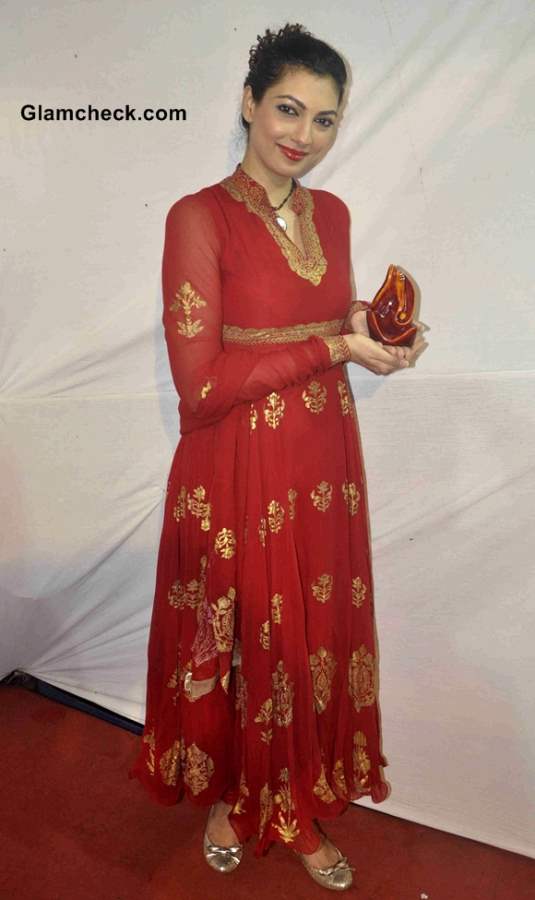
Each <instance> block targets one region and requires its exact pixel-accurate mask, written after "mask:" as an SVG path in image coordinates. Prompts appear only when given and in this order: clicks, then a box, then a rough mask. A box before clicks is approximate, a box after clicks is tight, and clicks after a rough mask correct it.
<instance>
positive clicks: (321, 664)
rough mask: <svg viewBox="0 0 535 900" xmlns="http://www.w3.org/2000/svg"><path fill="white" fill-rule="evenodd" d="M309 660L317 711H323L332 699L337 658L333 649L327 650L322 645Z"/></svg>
mask: <svg viewBox="0 0 535 900" xmlns="http://www.w3.org/2000/svg"><path fill="white" fill-rule="evenodd" d="M309 660H310V670H311V672H312V683H313V686H314V702H315V704H316V711H317V712H318V713H322V712H323V711H324V710H325V709H326V708H327V704H328V702H329V700H330V699H331V688H332V683H333V678H334V672H335V669H336V660H335V658H334V655H333V654H332V653H331V651H330V650H326V649H325V647H320V648H319V650H318V652H317V653H311V654H310V657H309Z"/></svg>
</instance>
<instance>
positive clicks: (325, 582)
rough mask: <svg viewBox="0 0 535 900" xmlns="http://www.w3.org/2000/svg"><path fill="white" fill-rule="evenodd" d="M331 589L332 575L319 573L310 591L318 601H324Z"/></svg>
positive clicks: (328, 597) (328, 596)
mask: <svg viewBox="0 0 535 900" xmlns="http://www.w3.org/2000/svg"><path fill="white" fill-rule="evenodd" d="M332 589H333V576H332V575H327V573H325V574H324V575H320V577H319V578H317V579H316V581H314V582H313V584H312V593H313V595H314V597H315V598H316V600H318V601H319V602H320V603H326V602H327V600H329V599H330V597H331V593H332Z"/></svg>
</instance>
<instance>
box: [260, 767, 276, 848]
mask: <svg viewBox="0 0 535 900" xmlns="http://www.w3.org/2000/svg"><path fill="white" fill-rule="evenodd" d="M272 815H273V794H272V793H271V791H270V789H269V785H268V783H267V781H266V783H265V785H264V787H263V788H262V790H261V791H260V823H259V826H258V837H259V838H261V837H262V835H263V834H264V831H265V828H266V825H267V824H268V822H269V820H270V819H271V816H272Z"/></svg>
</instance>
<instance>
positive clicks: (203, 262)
mask: <svg viewBox="0 0 535 900" xmlns="http://www.w3.org/2000/svg"><path fill="white" fill-rule="evenodd" d="M214 207H217V200H215V199H213V198H211V197H209V196H208V193H207V192H206V193H204V192H199V193H198V194H189V195H187V196H185V197H182V198H181V199H180V200H178V201H177V202H176V203H174V204H173V206H172V207H171V209H170V210H169V212H168V214H167V218H166V222H165V242H164V251H163V259H162V292H163V319H162V321H163V325H164V332H165V339H166V343H167V349H168V354H169V362H170V367H171V374H172V377H173V382H174V384H175V387H176V390H177V393H178V395H179V397H180V399H181V406H180V417H181V422H182V419H183V417H185V418H187V420H188V422H189V424H187V425H186V428H181V430H182V431H184V430H192V429H193V428H197V427H202V426H204V425H209V424H213V423H214V422H216V421H218V420H219V419H221V418H223V417H224V416H225V415H226V414H227V413H228V412H229V410H230V409H231V408H232V407H233V406H234V405H235V404H237V403H242V402H245V401H251V400H257V399H259V398H260V397H263V396H265V395H266V394H269V393H270V392H271V391H276V390H280V389H282V388H284V387H286V386H289V385H293V384H297V383H299V382H301V381H303V380H305V379H307V378H309V377H310V376H311V375H313V374H315V373H319V372H323V371H325V370H326V369H328V368H330V367H331V366H333V365H336V364H337V363H340V362H345V361H347V360H349V359H350V358H351V354H350V351H349V345H348V344H347V342H346V341H345V340H344V338H343V337H342V335H341V334H340V335H335V336H333V337H326V338H322V337H319V336H317V335H313V336H311V337H309V338H308V339H307V340H303V341H296V342H295V343H294V344H293V345H292V346H291V347H284V348H280V349H275V350H271V349H270V350H268V351H265V350H264V351H262V352H257V351H255V350H254V349H252V348H251V349H248V348H247V349H245V348H239V349H234V348H233V349H232V350H231V351H226V350H225V348H224V346H223V342H222V326H223V321H222V303H221V254H222V251H223V246H224V241H225V228H226V225H225V220H224V219H223V217H222V215H221V214H220V213H219V215H218V210H217V208H214ZM221 221H222V222H223V226H222V225H221V224H219V222H221ZM184 414H185V415H184Z"/></svg>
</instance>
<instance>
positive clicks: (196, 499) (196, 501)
mask: <svg viewBox="0 0 535 900" xmlns="http://www.w3.org/2000/svg"><path fill="white" fill-rule="evenodd" d="M205 498H206V488H204V487H203V486H202V484H200V485H199V487H196V488H195V489H194V491H193V496H192V495H191V494H189V493H188V496H187V505H188V509H189V511H190V513H191V514H192V515H194V516H197V517H198V518H200V520H201V528H202V530H203V531H210V510H211V508H212V507H211V504H210V503H208V502H206V500H205Z"/></svg>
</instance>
